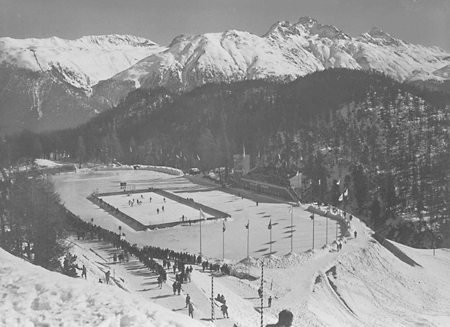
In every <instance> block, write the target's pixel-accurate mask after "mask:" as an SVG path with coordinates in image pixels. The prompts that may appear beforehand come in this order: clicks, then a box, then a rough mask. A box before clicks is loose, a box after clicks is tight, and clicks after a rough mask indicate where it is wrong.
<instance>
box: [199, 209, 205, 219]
mask: <svg viewBox="0 0 450 327" xmlns="http://www.w3.org/2000/svg"><path fill="white" fill-rule="evenodd" d="M203 219H206V216H205V213H204V212H203V210H202V209H200V220H203Z"/></svg>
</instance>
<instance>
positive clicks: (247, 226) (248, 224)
mask: <svg viewBox="0 0 450 327" xmlns="http://www.w3.org/2000/svg"><path fill="white" fill-rule="evenodd" d="M249 227H250V220H249V221H248V223H247V225H245V228H247V229H248V228H249Z"/></svg>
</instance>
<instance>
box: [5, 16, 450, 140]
mask: <svg viewBox="0 0 450 327" xmlns="http://www.w3.org/2000/svg"><path fill="white" fill-rule="evenodd" d="M449 67H450V52H449V51H445V50H443V49H440V48H438V47H425V46H422V45H415V44H411V43H408V42H405V41H402V40H400V39H397V38H395V37H393V36H391V35H389V34H388V33H385V32H383V31H381V30H379V29H377V28H373V29H372V30H370V31H369V32H367V33H364V34H362V35H360V36H358V37H351V36H349V35H348V34H346V33H344V32H343V31H341V30H339V29H338V28H336V27H334V26H330V25H324V24H321V23H319V22H317V21H316V20H314V19H313V18H311V17H302V18H300V20H299V21H298V22H297V23H294V24H291V23H289V22H286V21H282V22H278V23H276V24H274V25H273V26H272V27H271V28H270V29H269V31H268V32H267V33H266V34H264V35H263V36H257V35H255V34H252V33H249V32H241V31H236V30H229V31H225V32H223V33H206V34H203V35H196V36H183V35H181V36H178V37H176V38H175V39H174V40H173V41H172V43H171V44H170V45H169V46H168V47H162V46H159V45H157V44H155V43H154V42H152V41H150V40H147V39H143V38H139V37H134V36H129V35H104V36H86V37H82V38H80V39H77V40H63V39H60V38H56V37H53V38H49V39H24V40H15V39H11V38H8V37H3V38H0V94H1V97H0V135H4V134H7V133H12V132H16V131H20V130H23V129H30V130H33V131H44V130H55V129H62V128H68V127H74V126H77V125H79V124H81V123H84V122H86V121H87V120H88V119H89V118H91V117H93V116H95V115H97V114H98V113H99V112H101V111H103V110H105V109H107V108H111V107H112V106H114V105H117V103H118V102H119V101H120V100H121V99H123V98H124V97H125V96H126V95H127V94H128V93H129V92H130V91H132V90H134V89H137V88H146V89H152V88H157V87H164V88H167V89H170V90H172V91H176V92H180V91H188V90H191V89H193V88H195V87H199V86H201V85H204V84H207V83H220V82H234V81H242V80H253V79H268V80H276V81H292V80H294V79H296V78H298V77H300V76H305V75H307V74H310V73H313V72H315V71H318V70H319V71H320V70H324V69H329V68H349V69H357V70H376V71H379V72H382V73H385V74H387V75H389V76H391V77H393V78H395V79H397V80H399V81H402V82H403V81H407V82H413V83H416V84H418V85H425V86H429V87H432V88H433V89H441V90H447V89H448V85H449V84H450V75H449V74H450V73H449Z"/></svg>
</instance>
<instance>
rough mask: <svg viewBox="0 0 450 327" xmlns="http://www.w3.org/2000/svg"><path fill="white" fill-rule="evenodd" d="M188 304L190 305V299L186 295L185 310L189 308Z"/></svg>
mask: <svg viewBox="0 0 450 327" xmlns="http://www.w3.org/2000/svg"><path fill="white" fill-rule="evenodd" d="M189 304H191V297H190V296H189V294H188V295H186V306H185V308H187V307H188V306H189Z"/></svg>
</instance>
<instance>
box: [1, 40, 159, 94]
mask: <svg viewBox="0 0 450 327" xmlns="http://www.w3.org/2000/svg"><path fill="white" fill-rule="evenodd" d="M164 49H165V48H163V47H161V46H159V45H157V44H156V43H154V42H152V41H150V40H147V39H144V38H140V37H136V36H131V35H103V36H86V37H82V38H79V39H77V40H64V39H60V38H57V37H52V38H49V39H23V40H17V39H11V38H9V37H4V38H0V65H14V66H16V67H18V68H24V69H29V70H31V71H35V72H41V73H44V72H48V71H52V70H54V71H55V73H59V74H60V77H61V79H62V80H64V81H65V82H67V83H69V84H70V85H72V86H74V87H77V88H81V89H85V90H87V91H89V90H90V88H91V86H92V85H95V84H97V83H98V82H99V81H101V80H104V79H108V78H110V77H111V76H113V75H115V74H117V73H119V72H121V71H122V70H124V69H127V68H129V67H130V66H131V65H133V64H135V63H137V62H138V61H139V60H141V59H143V58H145V57H147V56H150V55H152V54H153V53H157V52H161V51H163V50H164Z"/></svg>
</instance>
